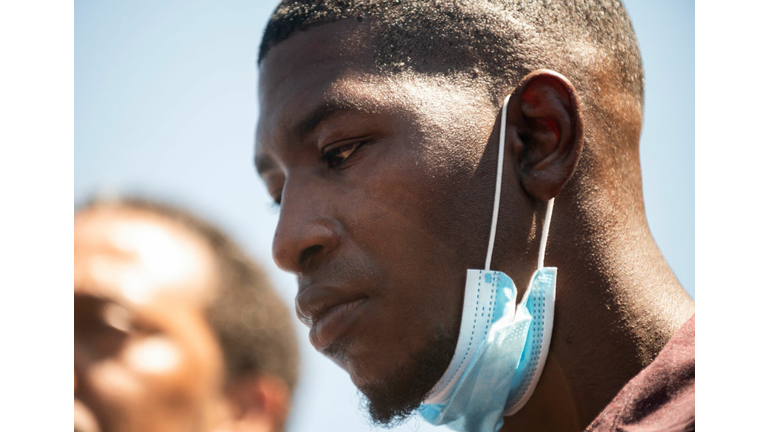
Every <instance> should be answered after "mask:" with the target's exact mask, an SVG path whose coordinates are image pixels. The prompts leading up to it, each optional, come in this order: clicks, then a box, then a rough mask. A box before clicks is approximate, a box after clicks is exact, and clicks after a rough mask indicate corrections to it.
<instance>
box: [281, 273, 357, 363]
mask: <svg viewBox="0 0 768 432" xmlns="http://www.w3.org/2000/svg"><path fill="white" fill-rule="evenodd" d="M366 300H367V296H365V295H361V294H355V293H350V292H347V291H345V290H339V289H335V288H328V287H308V288H307V289H305V290H302V291H301V293H300V294H299V295H298V296H297V297H296V314H297V315H298V317H299V319H300V320H301V322H303V323H304V324H306V325H307V326H308V327H310V331H309V341H310V343H312V345H313V346H314V347H315V349H316V350H318V351H322V350H323V349H324V348H326V347H328V346H329V345H330V344H332V343H333V342H334V341H335V340H337V339H338V338H339V337H340V336H342V335H343V334H344V333H345V332H346V331H347V330H348V329H349V327H350V326H351V325H352V324H353V322H354V321H355V320H356V318H357V316H358V315H359V314H358V312H359V311H360V309H361V306H363V305H364V304H365V302H366Z"/></svg>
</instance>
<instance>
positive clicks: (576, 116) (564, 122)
mask: <svg viewBox="0 0 768 432" xmlns="http://www.w3.org/2000/svg"><path fill="white" fill-rule="evenodd" d="M507 122H508V126H507V130H508V132H507V134H506V135H507V140H508V147H509V148H510V149H512V151H513V152H514V160H515V162H516V163H517V166H518V169H519V173H520V182H521V184H522V186H523V188H524V189H525V191H526V192H527V193H528V194H529V195H531V196H532V197H534V198H536V199H538V200H540V201H548V200H549V199H550V198H553V197H555V196H556V195H557V194H558V193H560V191H561V190H562V189H563V187H565V185H566V184H567V183H568V180H569V179H570V178H571V176H573V173H574V172H575V171H576V166H577V165H578V162H579V159H580V157H581V150H582V148H583V145H584V125H583V118H582V113H581V104H580V102H579V98H578V96H577V94H576V89H575V88H574V86H573V84H571V82H570V81H569V80H568V79H567V78H566V77H564V76H562V75H560V74H559V73H557V72H553V71H550V70H546V69H540V70H537V71H534V72H531V73H530V74H528V75H527V76H526V77H525V78H523V79H522V80H521V81H520V84H519V85H518V87H517V89H516V90H515V92H514V93H513V95H512V97H511V98H510V101H509V107H508V115H507Z"/></svg>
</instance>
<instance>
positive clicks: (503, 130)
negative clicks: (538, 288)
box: [485, 95, 555, 271]
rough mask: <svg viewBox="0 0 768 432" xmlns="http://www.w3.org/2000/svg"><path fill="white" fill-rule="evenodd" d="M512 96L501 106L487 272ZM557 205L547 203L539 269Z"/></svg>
mask: <svg viewBox="0 0 768 432" xmlns="http://www.w3.org/2000/svg"><path fill="white" fill-rule="evenodd" d="M511 96H512V95H507V97H505V98H504V103H503V104H502V105H501V125H500V128H499V154H498V157H497V159H498V162H497V163H496V189H495V191H494V195H493V216H492V218H491V236H490V238H489V239H488V253H487V254H486V256H485V271H490V270H491V258H492V257H493V244H494V242H495V240H496V225H497V222H498V220H499V202H500V201H501V173H502V171H503V168H504V137H505V135H506V133H507V106H508V105H509V98H510V97H511ZM554 205H555V198H554V197H552V198H550V200H549V201H548V202H547V213H546V215H545V216H544V227H543V229H542V233H541V244H540V245H539V260H538V268H539V269H541V268H542V267H544V254H545V253H546V249H547V239H548V238H549V225H550V222H551V221H552V208H553V207H554Z"/></svg>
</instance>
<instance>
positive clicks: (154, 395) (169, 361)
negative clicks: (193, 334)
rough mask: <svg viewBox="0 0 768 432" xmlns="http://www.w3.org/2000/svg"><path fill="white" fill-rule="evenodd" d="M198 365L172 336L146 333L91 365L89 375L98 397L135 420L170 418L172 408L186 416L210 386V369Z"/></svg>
mask: <svg viewBox="0 0 768 432" xmlns="http://www.w3.org/2000/svg"><path fill="white" fill-rule="evenodd" d="M203 366H204V365H203V362H201V361H195V359H194V358H193V356H191V355H190V353H189V352H187V350H185V349H184V348H183V346H182V345H180V344H179V343H176V342H175V341H174V340H172V339H170V338H168V337H164V336H150V337H147V338H143V339H141V340H138V341H132V342H129V343H128V345H127V346H126V347H125V348H124V350H123V351H122V353H121V355H120V356H119V357H116V358H113V359H110V360H106V361H102V362H100V363H99V364H97V365H94V367H93V370H92V375H91V376H92V378H93V383H94V386H95V387H96V390H97V392H98V397H99V399H100V400H101V401H102V402H104V403H105V405H106V406H109V407H111V408H110V410H111V411H113V412H115V413H123V415H125V416H127V417H129V418H132V419H133V420H136V421H139V420H140V419H144V420H148V421H149V420H150V419H155V420H158V419H160V418H167V419H171V418H175V417H176V415H175V414H174V415H172V413H177V414H180V415H183V416H186V415H189V417H190V418H192V417H195V416H196V415H197V414H198V413H197V411H200V407H201V405H202V403H203V402H204V401H205V399H206V397H207V395H208V394H209V393H210V392H211V391H212V385H211V384H212V382H213V379H211V377H210V375H211V372H212V371H210V370H207V369H206V368H204V367H203ZM184 413H187V414H184ZM133 420H131V421H133ZM152 421H154V420H152Z"/></svg>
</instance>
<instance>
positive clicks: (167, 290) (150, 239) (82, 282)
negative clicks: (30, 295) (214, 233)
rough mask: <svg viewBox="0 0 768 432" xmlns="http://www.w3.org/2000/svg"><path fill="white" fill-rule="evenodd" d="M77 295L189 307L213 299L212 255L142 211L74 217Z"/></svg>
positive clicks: (88, 212)
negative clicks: (185, 305)
mask: <svg viewBox="0 0 768 432" xmlns="http://www.w3.org/2000/svg"><path fill="white" fill-rule="evenodd" d="M74 233H75V234H74V237H75V238H74V240H75V241H74V245H75V250H74V252H75V275H74V276H75V280H74V289H75V294H83V295H89V296H95V297H102V298H106V299H111V300H114V301H119V302H121V303H126V304H128V305H131V306H135V307H140V306H149V305H157V306H159V305H161V304H173V305H177V306H178V305H181V304H187V305H189V306H195V307H199V308H202V307H204V306H205V304H207V303H208V302H209V301H210V299H211V296H212V295H213V289H214V288H213V287H214V286H215V269H214V260H213V256H212V252H211V251H210V249H209V248H208V247H207V246H206V245H205V244H204V242H203V241H202V240H201V239H198V238H196V237H195V236H193V235H191V233H189V232H188V231H186V230H185V229H184V228H182V227H180V226H179V225H178V224H174V223H173V222H171V221H169V220H166V219H164V218H162V217H159V216H156V215H153V214H150V213H148V212H143V211H134V210H128V209H119V208H106V209H99V208H95V209H89V210H86V211H83V212H79V213H77V214H76V215H75V231H74Z"/></svg>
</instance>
